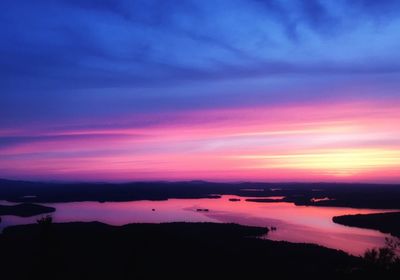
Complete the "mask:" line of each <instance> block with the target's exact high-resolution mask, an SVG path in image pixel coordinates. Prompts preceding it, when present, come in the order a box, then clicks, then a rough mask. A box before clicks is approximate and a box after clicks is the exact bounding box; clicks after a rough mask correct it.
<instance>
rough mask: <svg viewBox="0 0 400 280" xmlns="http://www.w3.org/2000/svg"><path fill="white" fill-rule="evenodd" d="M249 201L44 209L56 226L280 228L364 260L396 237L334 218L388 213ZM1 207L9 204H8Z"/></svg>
mask: <svg viewBox="0 0 400 280" xmlns="http://www.w3.org/2000/svg"><path fill="white" fill-rule="evenodd" d="M247 198H248V197H247ZM270 198H271V199H279V198H276V197H270ZM245 199H246V198H243V197H239V196H233V195H224V196H222V197H221V198H212V199H210V198H204V199H169V200H163V201H148V200H142V201H130V202H105V203H100V202H69V203H45V204H43V205H46V206H52V207H55V208H56V212H55V213H53V214H52V216H53V218H54V221H55V222H72V221H83V222H89V221H99V222H103V223H107V224H111V225H123V224H128V223H162V222H178V221H179V222H180V221H185V222H218V223H238V224H242V225H250V226H262V227H271V226H272V227H276V228H277V229H276V230H274V231H270V232H269V233H268V235H267V236H266V237H265V238H268V239H271V240H285V241H290V242H306V243H315V244H319V245H322V246H325V247H329V248H334V249H340V250H343V251H346V252H348V253H350V254H353V255H360V254H362V253H364V251H365V250H366V249H368V248H373V247H380V246H383V245H384V241H385V237H390V235H387V234H383V233H380V232H378V231H375V230H368V229H361V228H354V227H347V226H343V225H339V224H335V223H333V222H332V217H333V216H338V215H347V214H369V213H382V212H388V210H376V209H353V208H343V207H340V208H339V207H315V206H296V205H294V204H293V203H287V202H269V203H258V202H249V201H246V200H245ZM0 204H3V205H4V204H5V202H0ZM7 204H10V203H7ZM36 219H37V217H30V218H20V217H15V216H2V223H0V230H2V229H3V228H4V227H6V226H10V225H18V224H27V223H34V222H35V221H36Z"/></svg>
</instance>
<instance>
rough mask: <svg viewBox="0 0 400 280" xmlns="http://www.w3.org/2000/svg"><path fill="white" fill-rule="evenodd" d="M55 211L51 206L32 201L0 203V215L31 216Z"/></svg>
mask: <svg viewBox="0 0 400 280" xmlns="http://www.w3.org/2000/svg"><path fill="white" fill-rule="evenodd" d="M54 211H56V209H55V208H53V207H48V206H43V205H39V204H32V203H21V204H16V205H0V216H4V215H12V216H19V217H31V216H36V215H40V214H48V213H52V212H54Z"/></svg>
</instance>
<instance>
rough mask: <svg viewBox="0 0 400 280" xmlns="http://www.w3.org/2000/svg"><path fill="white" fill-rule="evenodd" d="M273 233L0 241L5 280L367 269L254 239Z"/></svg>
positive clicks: (74, 230) (87, 226)
mask: <svg viewBox="0 0 400 280" xmlns="http://www.w3.org/2000/svg"><path fill="white" fill-rule="evenodd" d="M267 231H268V230H267V229H265V228H257V227H245V226H239V225H235V224H211V223H170V224H130V225H126V226H121V227H114V226H109V225H105V224H101V223H97V222H94V223H66V224H42V225H39V224H37V225H28V226H16V227H11V228H7V229H5V230H4V233H3V234H2V235H0V248H1V254H0V268H1V269H0V275H1V276H2V279H107V278H108V279H148V278H149V277H152V276H159V275H161V276H162V277H158V278H159V279H160V278H162V279H164V278H166V277H168V276H171V275H182V276H186V277H187V279H190V278H191V277H194V276H199V275H207V276H212V275H214V274H215V273H222V275H224V276H225V277H227V276H237V275H238V273H240V274H245V275H247V276H251V275H259V276H262V278H269V277H268V276H271V275H280V277H281V278H282V277H283V278H286V277H287V278H289V277H296V278H298V277H301V278H303V277H305V278H304V279H307V278H308V279H309V278H310V277H311V278H313V276H317V275H319V276H321V275H323V276H324V277H323V278H324V279H339V277H341V276H343V275H347V276H348V275H353V274H354V271H353V270H354V269H355V268H360V267H362V261H361V260H360V259H359V258H356V257H352V256H349V255H347V254H345V253H343V252H340V251H335V250H331V249H327V248H323V247H320V246H317V245H308V244H293V243H288V242H274V241H269V240H262V239H258V238H255V237H254V236H259V235H263V234H265V233H267ZM160 273H161V274H160ZM144 275H145V276H146V277H145V278H143V276H144ZM36 277H38V278H36Z"/></svg>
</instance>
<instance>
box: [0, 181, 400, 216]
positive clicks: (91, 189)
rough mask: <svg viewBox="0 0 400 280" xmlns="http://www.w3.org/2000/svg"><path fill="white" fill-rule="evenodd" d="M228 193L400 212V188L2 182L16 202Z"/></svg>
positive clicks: (2, 190) (0, 195) (2, 194)
mask: <svg viewBox="0 0 400 280" xmlns="http://www.w3.org/2000/svg"><path fill="white" fill-rule="evenodd" d="M253 189H254V190H257V191H254V190H253ZM224 194H231V195H239V196H244V197H265V196H285V198H284V199H283V201H287V202H294V203H296V204H297V205H315V206H341V207H355V208H382V209H383V208H385V209H400V185H380V184H342V183H212V182H204V181H188V182H134V183H121V184H112V183H43V182H23V181H11V180H0V200H2V199H3V200H9V201H15V202H32V203H33V202H37V203H40V202H71V201H100V202H103V201H133V200H142V199H147V200H165V199H168V198H213V197H214V198H215V197H218V196H216V195H224ZM325 197H328V198H330V200H323V201H312V198H325ZM259 202H262V201H259ZM264 202H266V201H264ZM268 202H275V201H268Z"/></svg>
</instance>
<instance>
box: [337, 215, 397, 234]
mask: <svg viewBox="0 0 400 280" xmlns="http://www.w3.org/2000/svg"><path fill="white" fill-rule="evenodd" d="M332 220H333V222H335V223H337V224H342V225H346V226H352V227H361V228H368V229H376V230H379V231H381V232H383V233H390V234H391V235H393V236H397V237H400V212H388V213H378V214H358V215H343V216H335V217H333V218H332Z"/></svg>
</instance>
